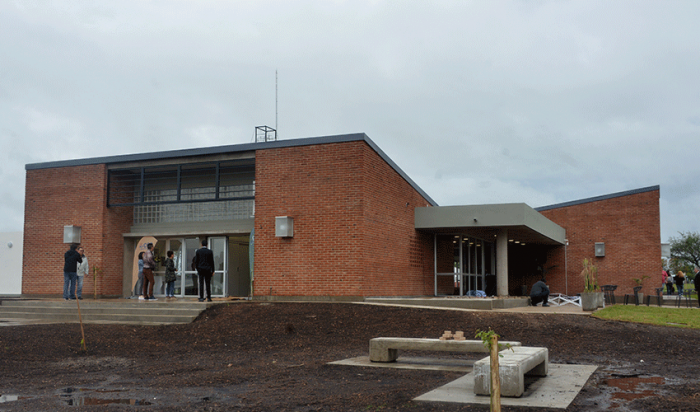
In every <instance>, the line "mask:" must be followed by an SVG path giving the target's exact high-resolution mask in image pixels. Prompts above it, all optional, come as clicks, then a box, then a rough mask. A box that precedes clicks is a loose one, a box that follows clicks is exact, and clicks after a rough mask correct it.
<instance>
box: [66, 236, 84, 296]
mask: <svg viewBox="0 0 700 412" xmlns="http://www.w3.org/2000/svg"><path fill="white" fill-rule="evenodd" d="M63 259H64V264H63V299H65V300H75V299H81V300H82V299H83V281H84V280H85V275H87V274H88V271H89V267H88V259H87V256H85V248H84V247H82V246H80V245H78V244H72V245H70V249H68V251H67V252H66V253H65V254H64V255H63Z"/></svg>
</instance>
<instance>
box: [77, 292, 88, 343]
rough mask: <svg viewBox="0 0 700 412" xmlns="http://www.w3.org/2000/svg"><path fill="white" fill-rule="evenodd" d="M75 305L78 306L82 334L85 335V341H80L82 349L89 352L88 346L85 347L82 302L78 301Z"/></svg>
mask: <svg viewBox="0 0 700 412" xmlns="http://www.w3.org/2000/svg"><path fill="white" fill-rule="evenodd" d="M75 303H77V304H78V320H79V321H80V333H81V335H83V340H81V341H80V349H81V350H84V351H86V352H87V346H86V345H85V329H83V317H82V315H81V314H80V300H78V299H76V300H75Z"/></svg>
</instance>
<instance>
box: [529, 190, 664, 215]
mask: <svg viewBox="0 0 700 412" xmlns="http://www.w3.org/2000/svg"><path fill="white" fill-rule="evenodd" d="M660 189H661V187H660V186H659V185H656V186H649V187H642V188H640V189H633V190H627V191H625V192H617V193H611V194H609V195H602V196H596V197H589V198H587V199H581V200H574V201H572V202H564V203H557V204H555V205H549V206H542V207H536V208H535V210H536V211H538V212H542V211H544V210H551V209H559V208H562V207H568V206H577V205H582V204H585V203H591V202H598V201H601V200H608V199H614V198H616V197H622V196H630V195H636V194H639V193H646V192H653V191H655V190H660Z"/></svg>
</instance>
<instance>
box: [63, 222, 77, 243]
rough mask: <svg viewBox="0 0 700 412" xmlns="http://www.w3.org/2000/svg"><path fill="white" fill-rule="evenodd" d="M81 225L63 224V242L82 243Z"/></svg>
mask: <svg viewBox="0 0 700 412" xmlns="http://www.w3.org/2000/svg"><path fill="white" fill-rule="evenodd" d="M80 231H81V227H80V226H73V225H70V226H63V243H80Z"/></svg>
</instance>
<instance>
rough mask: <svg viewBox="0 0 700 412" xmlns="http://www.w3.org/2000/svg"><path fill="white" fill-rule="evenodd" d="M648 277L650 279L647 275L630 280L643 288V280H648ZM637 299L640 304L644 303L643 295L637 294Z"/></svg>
mask: <svg viewBox="0 0 700 412" xmlns="http://www.w3.org/2000/svg"><path fill="white" fill-rule="evenodd" d="M649 277H650V276H649V275H644V276H642V277H640V278H632V280H633V281H634V283H636V284H637V286H644V285H643V283H644V280H646V279H649ZM637 297H638V298H639V301H640V302H644V293H642V292H639V293H637Z"/></svg>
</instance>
